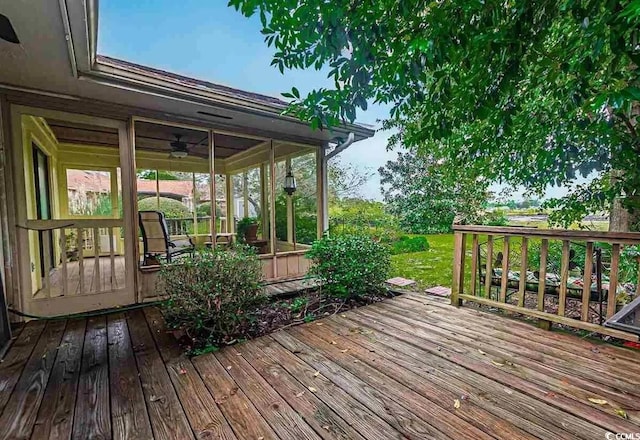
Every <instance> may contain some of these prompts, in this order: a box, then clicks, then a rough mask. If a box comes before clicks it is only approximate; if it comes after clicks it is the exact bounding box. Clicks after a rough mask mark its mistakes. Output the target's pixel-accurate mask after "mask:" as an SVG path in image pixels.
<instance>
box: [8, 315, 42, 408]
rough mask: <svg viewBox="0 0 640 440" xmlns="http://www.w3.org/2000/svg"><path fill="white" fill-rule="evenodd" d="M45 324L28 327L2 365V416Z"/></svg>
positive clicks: (21, 333) (22, 332)
mask: <svg viewBox="0 0 640 440" xmlns="http://www.w3.org/2000/svg"><path fill="white" fill-rule="evenodd" d="M44 327H45V322H43V321H40V322H35V323H33V324H30V325H28V326H26V328H24V329H23V330H22V331H21V332H20V335H19V336H18V338H17V339H16V341H15V342H14V343H13V345H12V346H11V348H10V349H9V351H8V352H7V353H6V355H5V357H4V359H2V363H0V414H1V413H2V411H3V410H4V407H5V406H6V405H7V403H8V402H9V396H10V395H11V393H12V392H13V388H14V387H15V386H16V383H18V380H19V379H20V375H21V374H22V370H23V369H24V366H25V364H26V363H27V360H28V359H29V357H30V356H31V353H32V352H33V348H34V347H35V346H36V343H37V342H38V338H40V335H41V334H42V330H44Z"/></svg>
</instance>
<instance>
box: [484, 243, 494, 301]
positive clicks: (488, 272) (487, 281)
mask: <svg viewBox="0 0 640 440" xmlns="http://www.w3.org/2000/svg"><path fill="white" fill-rule="evenodd" d="M492 281H493V235H489V236H487V261H486V265H485V270H484V295H485V297H486V298H489V299H490V298H491V282H492Z"/></svg>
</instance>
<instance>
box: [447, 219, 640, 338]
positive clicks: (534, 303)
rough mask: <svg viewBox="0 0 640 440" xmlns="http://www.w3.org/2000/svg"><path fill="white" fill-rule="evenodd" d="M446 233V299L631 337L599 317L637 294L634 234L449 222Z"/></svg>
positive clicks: (639, 276) (636, 237) (639, 241)
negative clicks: (449, 269)
mask: <svg viewBox="0 0 640 440" xmlns="http://www.w3.org/2000/svg"><path fill="white" fill-rule="evenodd" d="M454 234H455V240H454V258H453V283H452V292H451V301H452V304H454V305H457V306H458V305H461V304H462V301H463V300H466V301H471V302H475V303H479V304H483V305H488V306H491V307H496V308H500V309H503V310H507V311H509V312H516V313H520V314H523V315H528V316H531V317H535V318H538V320H539V323H540V324H541V326H545V327H548V326H550V324H551V323H552V322H555V323H559V324H564V325H568V326H571V327H574V328H580V329H584V330H588V331H592V332H598V333H602V334H608V335H612V336H615V337H618V338H622V339H630V340H637V336H633V335H630V334H627V333H625V332H621V331H618V330H613V329H611V328H607V327H605V326H603V323H604V321H605V320H606V319H609V318H611V317H612V316H613V315H614V314H615V313H616V310H617V308H619V307H622V306H623V305H624V304H625V303H627V302H629V301H631V300H632V299H633V297H634V296H635V297H638V296H639V295H640V282H639V279H640V274H639V267H640V265H639V264H638V257H637V256H636V255H638V254H637V249H640V248H635V246H636V245H639V244H640V234H639V233H610V232H593V231H570V230H551V229H534V228H512V227H488V226H455V227H454ZM469 242H471V249H468V248H467V245H468V244H469ZM621 257H622V258H623V263H624V265H623V266H624V267H623V268H622V267H621ZM467 264H470V267H469V266H467ZM469 269H470V270H469ZM568 304H570V305H571V307H570V308H568V307H567V305H568Z"/></svg>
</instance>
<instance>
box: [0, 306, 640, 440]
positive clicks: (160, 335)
mask: <svg viewBox="0 0 640 440" xmlns="http://www.w3.org/2000/svg"><path fill="white" fill-rule="evenodd" d="M639 373H640V351H633V350H625V349H622V348H619V347H615V346H611V345H602V344H596V343H594V342H592V341H590V340H585V339H583V338H577V337H575V336H572V335H570V334H564V333H560V332H547V331H543V330H541V329H538V328H536V327H534V326H532V325H530V324H528V323H526V322H522V321H514V320H513V319H510V318H506V317H503V316H499V315H494V314H489V313H486V312H481V311H478V310H474V309H470V308H462V309H457V308H454V307H451V306H449V305H447V304H444V303H442V302H440V301H437V300H431V299H429V298H428V297H426V296H421V295H419V294H405V295H402V296H400V297H397V298H394V299H390V300H387V301H385V302H382V303H378V304H375V305H371V306H367V307H363V308H360V309H357V310H353V311H350V312H346V313H344V314H340V315H336V316H332V317H328V318H326V319H323V320H320V321H318V322H312V323H309V324H305V325H302V326H299V327H292V328H288V329H286V330H284V331H280V332H276V333H274V334H272V335H269V336H266V337H262V338H258V339H256V340H253V341H248V342H245V343H242V344H238V345H237V346H234V347H228V348H225V349H223V350H221V351H220V352H217V353H214V354H206V355H202V356H198V357H195V358H192V359H189V358H188V357H186V356H185V355H184V354H183V352H182V351H181V349H180V347H178V345H177V343H176V341H175V338H173V336H172V334H171V333H170V332H167V330H166V328H165V324H164V320H163V319H162V316H161V314H160V313H159V311H158V310H156V309H149V308H147V309H145V310H144V311H140V310H137V311H129V312H121V313H117V314H112V315H109V316H107V317H104V316H102V317H94V318H90V319H80V320H73V321H64V320H61V321H50V322H46V323H45V322H30V323H28V324H26V325H25V326H24V327H23V330H22V332H21V333H20V335H19V336H18V338H17V339H16V340H15V341H14V343H13V346H12V347H11V348H10V349H9V351H8V352H7V353H6V355H5V358H4V359H3V362H1V363H0V440H3V439H5V438H6V439H14V438H33V439H40V438H65V439H68V438H70V437H71V436H73V438H83V439H84V438H140V439H147V438H154V439H165V438H181V439H182V438H211V439H213V438H224V439H230V440H239V439H245V438H246V439H258V438H263V439H278V438H286V439H298V438H322V439H327V440H328V439H356V440H364V439H367V440H378V439H380V440H382V439H392V438H397V439H400V438H410V439H429V438H434V439H435V438H437V439H440V438H468V439H471V438H473V439H476V438H486V439H489V438H496V439H503V438H504V439H511V438H522V439H528V438H557V439H572V438H580V439H584V440H587V439H592V438H604V437H605V433H606V432H607V431H611V432H640V423H639V422H640V379H638V377H639V376H638V374H639ZM589 398H599V399H603V400H606V401H607V403H606V404H601V403H596V402H592V401H589ZM456 401H457V402H458V403H456ZM622 415H626V418H625V417H623V416H622Z"/></svg>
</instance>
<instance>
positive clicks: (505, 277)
mask: <svg viewBox="0 0 640 440" xmlns="http://www.w3.org/2000/svg"><path fill="white" fill-rule="evenodd" d="M508 285H509V236H505V237H504V238H503V241H502V279H501V280H500V302H507V288H508V287H509V286H508Z"/></svg>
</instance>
